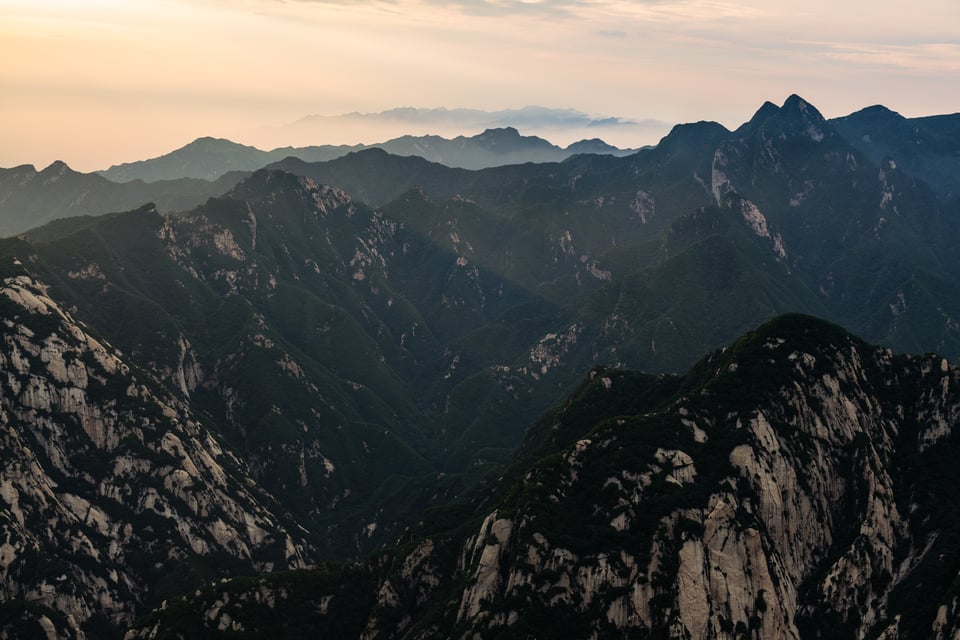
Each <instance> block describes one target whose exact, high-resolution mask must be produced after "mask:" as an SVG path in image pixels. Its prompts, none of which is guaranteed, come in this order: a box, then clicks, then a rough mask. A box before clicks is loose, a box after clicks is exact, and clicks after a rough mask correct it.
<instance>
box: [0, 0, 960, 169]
mask: <svg viewBox="0 0 960 640" xmlns="http://www.w3.org/2000/svg"><path fill="white" fill-rule="evenodd" d="M792 93H797V94H799V95H801V96H802V97H804V98H805V99H806V100H807V101H809V102H811V103H812V104H813V105H815V106H816V107H817V108H818V109H819V110H820V111H821V112H822V113H823V114H824V115H825V116H827V117H834V116H840V115H846V114H848V113H851V112H853V111H856V110H858V109H860V108H862V107H865V106H869V105H873V104H884V105H886V106H888V107H890V108H891V109H894V110H895V111H898V112H900V113H901V114H903V115H905V116H919V115H933V114H941V113H955V112H958V111H960V2H957V0H912V1H911V2H909V3H908V2H906V1H901V0H898V1H893V0H873V1H872V2H871V3H869V5H867V4H865V3H859V2H857V3H854V2H836V1H835V0H804V1H803V2H795V1H790V2H787V1H785V0H632V1H630V0H192V1H189V2H187V1H184V0H127V1H122V0H0V167H11V166H16V165H19V164H34V165H35V166H37V167H38V168H42V167H44V166H46V165H48V164H49V163H50V162H52V161H54V160H64V161H66V162H67V163H68V164H70V166H71V167H73V168H75V169H77V170H81V171H93V170H96V169H104V168H106V167H108V166H110V165H112V164H117V163H121V162H128V161H132V160H137V159H144V158H148V157H154V156H157V155H160V154H162V153H166V152H169V151H171V150H173V149H175V148H178V147H180V146H183V145H184V144H186V143H188V142H190V141H191V140H193V139H194V138H197V137H200V136H205V135H210V136H218V137H227V138H230V139H232V140H234V141H237V142H243V143H246V144H254V145H256V146H259V147H261V148H272V147H275V146H281V145H294V146H303V145H308V144H328V143H330V144H346V143H358V142H365V143H371V142H379V141H382V140H385V139H387V138H389V137H394V136H395V135H399V134H402V133H406V132H405V131H396V130H390V129H389V128H386V127H376V126H372V125H371V126H370V127H369V129H364V130H355V129H350V130H349V131H346V130H342V131H338V130H337V128H336V127H334V128H332V129H328V130H325V131H323V132H313V133H311V134H310V135H304V134H303V132H302V131H299V130H298V129H296V128H295V127H290V126H284V125H289V124H290V123H292V122H296V121H297V120H299V119H301V118H303V117H304V116H308V115H321V116H335V115H338V114H344V113H349V112H361V113H374V112H379V111H383V110H388V109H392V108H396V107H420V108H436V107H447V108H474V109H484V110H502V109H514V108H520V107H524V106H528V105H542V106H545V107H552V108H565V109H576V110H579V111H582V112H584V113H587V114H590V115H591V116H595V117H617V118H621V119H623V120H624V121H628V122H629V121H632V120H635V121H637V122H646V121H650V120H653V121H660V122H662V123H664V127H668V126H669V124H672V123H679V122H693V121H697V120H714V121H717V122H720V123H721V124H724V125H725V126H727V127H730V128H734V127H736V126H738V125H739V124H740V123H742V122H744V121H746V120H748V119H749V118H750V116H751V115H752V114H753V112H754V111H755V110H756V109H757V108H758V107H759V106H760V105H761V104H762V103H763V102H764V101H765V100H770V101H772V102H775V103H777V104H780V103H782V102H783V100H784V99H785V98H786V97H787V96H788V95H790V94H792ZM298 131H299V132H298ZM463 133H466V134H468V135H470V134H474V133H479V132H478V131H464V132H463ZM521 133H526V132H524V131H521ZM662 133H663V131H660V130H657V129H656V128H655V127H654V128H644V127H634V128H630V127H625V128H623V130H622V131H621V132H619V133H618V132H617V131H616V130H610V131H605V132H604V134H603V136H602V137H604V139H606V141H607V142H610V143H612V144H616V145H618V146H621V147H631V146H632V147H635V146H639V145H641V144H655V143H656V142H657V139H658V138H659V136H660V135H662ZM338 136H339V138H343V137H344V136H349V137H350V139H338ZM618 136H619V137H620V139H618ZM557 137H558V138H562V137H563V134H562V132H558V133H557ZM307 138H309V139H307ZM361 138H362V139H361ZM552 141H553V142H556V143H560V144H566V143H569V142H572V141H573V140H564V139H556V140H552Z"/></svg>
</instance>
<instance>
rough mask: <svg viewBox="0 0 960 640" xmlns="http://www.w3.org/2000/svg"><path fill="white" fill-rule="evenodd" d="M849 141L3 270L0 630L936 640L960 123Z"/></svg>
mask: <svg viewBox="0 0 960 640" xmlns="http://www.w3.org/2000/svg"><path fill="white" fill-rule="evenodd" d="M875 112H876V109H868V110H865V111H864V112H858V114H853V115H851V116H849V117H848V118H847V119H841V120H842V122H841V121H828V120H826V119H824V118H823V117H822V115H821V114H820V113H819V112H818V111H817V110H816V109H815V108H814V107H813V106H812V105H810V104H809V103H807V102H806V101H805V100H803V99H802V98H800V97H798V96H790V97H789V98H788V99H787V100H786V101H785V102H784V103H783V104H782V105H780V106H777V105H774V104H772V103H766V104H764V105H763V106H762V107H761V108H760V109H759V110H758V111H757V113H756V114H755V115H754V117H753V118H752V119H751V120H750V121H749V122H747V123H745V124H744V125H742V126H741V127H739V128H738V129H736V130H734V131H730V130H728V129H726V128H724V127H722V126H721V125H718V124H716V123H708V122H701V123H694V124H689V125H681V126H678V127H676V128H674V129H673V131H671V133H670V134H669V135H668V136H667V137H665V138H664V140H663V141H661V143H660V144H659V145H657V147H655V148H652V149H646V150H641V151H639V152H637V153H634V154H632V155H630V156H627V157H622V158H619V157H614V156H610V155H576V156H574V157H571V158H569V159H567V160H565V161H563V162H551V163H539V164H533V163H527V164H521V165H510V166H502V167H494V168H489V169H484V170H467V169H459V168H452V167H447V166H444V165H441V164H438V163H433V162H430V161H428V160H425V159H423V158H418V157H402V156H396V155H391V154H389V153H387V152H385V151H383V150H381V149H367V150H363V151H360V152H354V153H350V154H348V155H345V156H343V157H340V158H337V159H334V160H330V161H324V162H307V161H304V160H298V159H295V158H287V159H285V160H282V161H280V162H278V163H275V164H273V165H271V166H269V167H267V168H264V169H260V170H257V171H255V172H253V173H251V174H244V175H239V174H237V175H235V176H234V177H233V178H231V179H232V180H233V184H232V185H231V186H229V187H226V189H227V190H226V191H225V192H223V193H222V195H219V196H217V197H209V198H207V199H206V200H205V201H204V202H203V203H201V204H199V205H198V206H194V207H192V208H185V209H184V210H182V211H180V212H178V213H176V214H174V215H165V214H163V213H162V212H161V211H159V210H158V207H157V206H156V205H152V204H150V205H144V206H141V207H139V208H136V209H133V210H131V211H127V212H120V213H111V214H108V215H99V216H86V217H79V218H70V219H65V220H59V221H55V222H52V223H50V224H47V225H45V226H43V227H39V228H35V229H33V230H30V231H29V232H27V233H24V234H22V235H20V236H19V237H16V238H7V239H4V240H0V276H2V277H3V279H4V285H3V289H2V290H0V293H2V294H3V297H0V301H3V305H4V310H3V314H2V318H3V325H2V330H3V331H4V334H3V336H4V342H3V344H2V351H0V373H2V374H3V376H4V378H3V379H0V384H2V393H0V402H2V406H0V408H2V411H0V418H2V420H0V426H2V427H3V429H4V431H3V434H4V435H3V440H2V442H0V446H2V447H3V455H2V456H0V459H2V460H3V462H2V466H0V496H2V497H3V501H2V502H0V527H2V529H0V545H2V546H0V560H2V561H0V566H2V570H3V572H4V573H3V575H4V581H3V584H4V585H5V586H4V588H5V589H6V591H5V592H4V597H3V600H4V604H3V605H2V606H0V629H2V630H4V631H5V632H6V633H7V634H8V635H10V634H12V635H17V634H20V635H23V636H26V634H27V633H40V631H44V630H47V629H52V630H53V631H52V633H55V634H59V635H60V636H61V637H82V636H86V637H93V638H100V637H117V636H119V635H122V632H123V630H125V629H127V628H130V627H136V628H138V629H140V631H137V632H136V633H142V634H144V636H145V637H147V636H150V634H155V635H154V636H153V637H178V635H180V636H184V637H188V636H189V637H209V636H210V635H214V634H216V633H221V632H222V633H223V634H230V633H241V632H247V633H249V634H250V635H251V636H254V635H257V634H258V633H265V632H266V631H265V630H266V629H267V628H268V625H269V624H279V623H280V622H277V621H281V622H282V621H288V623H289V624H290V625H294V626H293V627H290V630H291V633H293V631H294V628H295V629H298V630H299V631H297V632H298V633H301V632H302V633H303V634H305V635H309V634H310V633H320V632H321V631H322V632H323V633H326V634H332V635H339V636H344V637H346V636H357V637H361V636H362V637H374V636H378V637H438V636H439V637H460V636H462V635H472V634H479V635H480V636H481V637H498V636H499V637H534V636H536V635H537V633H538V632H537V630H538V629H539V630H541V631H542V633H547V632H548V631H549V633H550V634H554V635H555V634H559V633H560V631H561V630H568V631H569V630H571V629H572V630H576V632H575V633H574V635H583V636H584V637H587V636H590V635H591V634H596V635H597V636H598V637H601V636H602V637H607V636H610V637H622V636H623V635H624V634H629V633H638V634H641V635H644V634H648V635H651V636H662V635H669V634H674V635H678V636H688V637H736V636H740V635H744V636H745V635H751V634H753V635H760V636H761V637H767V636H769V635H771V634H773V635H782V636H792V637H799V636H800V635H803V636H804V637H807V636H808V635H825V634H826V635H829V633H830V632H835V633H836V634H840V635H842V636H847V637H849V636H850V635H859V636H862V637H867V636H871V637H878V636H880V635H881V634H883V633H886V634H887V637H893V636H895V635H897V634H898V633H899V634H901V635H902V636H903V637H927V636H931V637H935V636H936V634H937V633H939V634H941V635H942V636H943V637H949V635H950V634H951V633H953V631H952V630H954V629H955V628H956V625H957V623H956V618H955V612H956V610H957V605H956V603H955V601H954V600H952V599H951V598H952V596H951V593H952V591H951V589H952V587H951V585H952V584H953V582H952V581H953V580H955V579H956V576H957V569H958V567H954V566H953V564H951V562H952V558H953V555H954V554H953V547H952V546H951V545H952V542H951V541H952V540H953V539H954V537H955V535H956V528H955V525H954V524H953V517H954V516H953V514H952V512H951V510H949V509H945V510H943V511H942V512H941V511H938V510H937V505H938V504H944V501H945V500H948V497H947V496H949V495H950V491H953V489H952V487H954V484H955V482H956V480H955V479H954V478H953V474H952V465H950V464H949V462H947V461H948V460H950V459H951V456H952V455H953V449H952V448H953V447H955V446H956V445H955V443H954V438H953V437H952V424H953V423H954V422H955V419H956V415H957V413H956V412H957V410H958V409H957V407H958V406H960V405H958V404H957V402H956V400H955V398H954V396H953V393H954V392H953V387H954V386H955V385H956V376H957V374H956V372H955V369H954V368H953V367H952V366H951V365H950V364H949V360H955V359H957V357H958V355H960V323H958V320H957V319H958V318H960V291H958V283H957V281H956V277H955V274H956V273H957V267H958V264H957V258H956V255H955V251H954V249H953V247H954V246H955V244H956V241H957V235H958V222H960V201H958V199H957V197H956V195H955V191H953V186H952V183H951V182H950V177H949V176H950V175H951V174H950V170H949V167H950V166H951V162H955V161H956V160H955V158H956V149H958V148H960V145H957V144H955V145H954V146H953V147H951V146H950V143H949V141H950V140H951V139H953V140H954V141H955V142H956V138H955V137H954V138H951V136H952V135H954V133H952V132H955V131H956V129H955V128H951V127H952V124H953V123H955V122H956V120H957V118H958V117H960V116H958V117H948V116H944V117H941V118H934V119H924V122H923V124H924V127H925V128H924V129H923V131H924V132H925V133H924V135H925V136H927V137H925V138H923V140H931V141H932V140H934V139H937V140H939V142H938V144H937V145H932V144H928V143H926V142H923V143H919V144H914V143H910V142H909V140H908V139H906V138H902V137H901V138H898V137H897V135H896V131H897V129H896V128H894V129H888V128H883V129H882V131H874V132H872V133H864V131H867V130H869V122H870V121H871V120H870V118H868V117H867V116H870V117H872V116H873V115H875ZM894 115H895V114H894ZM896 117H897V118H899V116H896ZM857 123H860V124H857ZM864 123H866V124H864ZM854 125H856V128H851V127H854ZM844 127H848V128H847V129H845V128H844ZM908 128H909V127H908ZM917 130H920V128H919V127H917ZM850 131H855V133H854V134H851V133H850ZM911 131H913V130H912V129H911ZM911 135H914V136H916V135H917V133H916V131H914V132H913V133H912V134H911ZM852 138H855V140H853V139H852ZM878 144H883V145H884V147H883V148H884V149H892V150H893V152H892V155H887V154H886V151H883V152H882V153H881V155H880V159H879V160H875V159H874V158H873V156H871V155H870V154H871V153H877V149H878V147H876V146H874V145H878ZM951 149H952V151H951ZM931 167H936V168H938V169H937V170H936V171H933V170H931V174H930V175H931V176H933V177H931V178H930V179H929V180H927V179H925V175H926V173H925V172H926V171H927V170H928V169H929V168H931ZM64 175H69V174H67V173H66V171H64ZM80 175H84V174H80ZM94 178H96V179H98V180H103V179H102V178H100V177H97V176H94ZM61 182H63V180H54V181H47V183H46V185H45V188H44V189H42V190H41V192H42V193H44V194H45V195H46V196H47V197H53V195H54V194H56V193H57V192H58V191H57V190H58V189H59V188H60V187H59V186H58V185H60V184H61ZM88 197H89V196H88ZM101 213H104V212H101ZM795 312H803V313H804V314H809V315H814V316H819V317H821V318H826V319H828V320H830V321H832V322H834V323H836V324H837V325H840V326H842V327H844V329H841V328H839V326H835V325H833V324H829V323H827V322H823V321H820V320H814V319H813V318H810V317H809V315H787V316H785V317H781V318H780V319H779V320H776V321H774V322H773V323H772V324H767V325H763V326H762V327H761V328H760V329H756V327H757V326H758V325H761V324H762V323H764V322H766V321H769V320H770V319H771V318H774V317H777V316H780V315H781V314H784V313H795ZM848 330H851V331H854V332H856V333H857V334H859V335H862V336H863V337H864V338H866V339H868V340H869V341H871V342H873V343H879V344H881V345H882V347H871V346H868V345H867V344H865V343H863V342H861V341H860V340H859V339H856V338H853V337H851V336H850V335H849V334H848V333H846V331H848ZM744 335H745V337H743V338H742V339H740V340H738V336H744ZM724 345H726V350H722V349H723V347H724ZM716 349H721V351H714V350H716ZM890 349H893V350H895V351H908V352H914V353H924V352H934V351H936V352H939V353H940V355H939V356H933V355H927V356H915V357H907V356H893V355H892V354H891V352H890ZM710 352H713V354H712V355H710V356H707V357H706V359H703V358H702V356H703V354H704V353H710ZM944 358H946V359H944ZM633 370H643V371H646V372H647V373H636V372H634V371H633ZM587 372H591V373H587ZM683 372H686V373H683ZM585 374H587V378H586V380H584V375H585ZM568 394H569V395H568ZM531 425H532V426H531ZM814 463H815V464H814ZM4 540H5V541H6V542H3V541H4ZM113 540H116V542H115V543H113V542H111V541H113ZM724 541H727V542H724ZM384 545H387V546H384ZM728 545H729V546H728ZM371 554H372V555H371ZM938 558H939V559H940V561H937V559H938ZM943 558H951V560H950V562H947V561H943ZM345 559H355V560H357V561H356V562H353V563H349V564H322V565H320V566H318V567H316V568H314V569H313V570H310V571H301V570H300V569H301V568H302V567H304V566H305V565H310V564H313V563H317V562H320V561H343V560H345ZM717 566H719V567H720V568H719V569H717V568H716V567H717ZM280 570H283V571H280ZM288 570H292V571H293V572H292V573H288V572H286V571H288ZM260 572H270V573H267V574H265V575H263V576H261V577H248V578H242V579H241V578H238V579H236V580H233V581H227V582H224V583H215V584H211V583H210V581H211V580H219V579H221V578H229V577H231V576H238V575H246V576H254V575H257V574H259V573H260ZM204 584H208V585H209V586H206V587H203V585H204ZM918 585H923V588H924V589H925V590H926V592H927V593H930V594H932V595H931V596H930V597H929V598H928V599H925V600H924V601H923V602H917V598H916V597H915V595H914V594H916V593H917V590H918V589H919V588H920V587H918ZM178 594H192V595H189V596H188V595H184V596H183V597H182V598H177V597H176V596H177V595H178ZM164 601H166V605H164V604H163V602H164ZM254 603H256V606H254ZM271 603H272V604H271ZM151 610H155V611H154V612H153V613H151V614H149V615H148V616H147V617H146V618H143V619H141V618H140V616H143V615H145V614H147V613H148V612H150V611H151ZM138 620H140V621H139V622H138ZM270 621H273V622H270ZM30 630H32V631H30ZM38 630H39V631H38ZM45 632H46V631H44V633H45ZM724 634H726V635H724ZM541 637H543V636H542V635H541Z"/></svg>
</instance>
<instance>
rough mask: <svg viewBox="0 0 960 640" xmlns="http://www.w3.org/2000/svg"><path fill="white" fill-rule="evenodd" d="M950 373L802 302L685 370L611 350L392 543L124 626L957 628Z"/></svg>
mask: <svg viewBox="0 0 960 640" xmlns="http://www.w3.org/2000/svg"><path fill="white" fill-rule="evenodd" d="M958 384H960V370H958V369H957V368H956V367H953V366H951V365H949V364H948V363H947V362H946V361H945V360H942V359H941V358H939V357H935V356H923V357H917V356H894V355H892V354H891V353H890V352H889V351H888V350H886V349H882V348H878V347H873V346H870V345H867V344H865V343H864V342H862V341H861V340H859V339H857V338H855V337H853V336H851V335H849V334H847V333H846V332H845V331H843V330H842V329H840V328H839V327H837V326H835V325H831V324H828V323H825V322H822V321H820V320H816V319H814V318H810V317H808V316H799V315H791V316H783V317H780V318H778V319H776V320H774V321H772V322H769V323H767V324H765V325H763V326H761V327H760V328H758V329H757V330H756V331H753V332H751V333H749V334H747V335H746V336H744V337H742V338H741V339H739V340H737V341H736V342H734V343H733V344H732V345H731V346H730V347H728V348H726V349H723V350H721V351H718V352H716V353H714V354H712V355H710V356H708V357H706V358H704V359H703V360H701V361H700V362H699V363H698V364H697V365H696V366H694V367H693V368H692V369H691V371H690V372H689V373H687V374H686V375H685V376H683V377H662V376H661V377H653V376H644V375H640V374H635V373H631V372H627V371H619V370H611V369H604V368H599V369H596V370H594V371H592V372H591V373H590V375H589V376H588V378H587V379H586V380H584V382H583V383H582V384H581V385H580V387H579V388H578V389H577V390H576V391H575V392H574V393H573V394H572V395H571V396H570V397H569V398H568V399H567V400H566V401H565V402H564V403H563V404H561V405H560V406H558V407H557V408H556V409H554V410H552V411H551V412H549V413H548V414H547V415H546V416H544V418H543V419H542V420H541V421H540V422H539V423H538V424H537V425H536V426H535V427H534V428H533V429H532V430H531V434H530V436H529V437H528V441H527V445H526V446H525V448H524V453H523V454H522V455H521V456H520V457H519V458H518V461H517V462H516V463H515V464H514V466H512V467H511V468H510V469H509V471H507V472H506V473H505V474H503V476H502V477H500V479H499V480H498V481H496V482H494V483H493V484H492V485H491V486H490V487H488V488H487V489H485V490H484V491H483V492H481V493H478V494H476V495H475V496H474V497H473V498H471V499H469V500H465V501H463V502H462V503H460V504H457V505H452V506H448V507H444V508H441V509H437V510H434V511H433V512H431V513H429V514H428V515H427V516H426V517H425V518H424V521H423V522H422V523H421V524H420V525H419V526H418V527H416V528H414V529H413V530H412V531H411V532H409V533H408V534H407V535H406V536H405V537H404V539H403V541H402V542H401V543H400V544H399V545H398V546H397V547H396V548H394V549H391V550H389V551H384V552H381V553H379V554H377V555H375V556H374V557H373V558H371V559H370V560H368V561H366V562H364V563H360V564H355V565H349V566H322V567H316V568H312V569H308V570H304V571H295V572H292V573H281V574H272V575H269V576H264V577H261V578H243V579H235V580H231V581H228V582H226V583H223V584H215V585H211V586H208V587H206V588H203V589H201V590H199V591H197V592H196V593H194V594H191V595H189V596H186V597H182V598H177V599H173V600H170V601H168V602H167V603H166V604H165V605H164V608H163V609H162V610H159V611H156V612H154V613H153V614H151V615H150V616H148V617H147V618H145V619H144V620H143V621H142V622H141V623H140V625H141V629H140V631H139V632H137V634H134V635H132V636H131V637H142V638H148V637H182V638H202V637H221V636H222V637H227V636H229V637H258V636H259V634H263V633H266V632H268V630H272V631H276V632H280V633H286V634H291V635H292V636H297V635H302V636H303V637H311V636H317V637H325V636H331V635H333V636H336V637H357V638H374V637H376V638H437V637H446V638H458V637H474V638H547V637H551V638H552V637H557V638H559V637H601V638H604V637H609V638H620V637H667V636H678V637H688V638H735V637H762V638H773V637H781V638H790V637H794V638H799V637H901V638H948V637H954V636H955V634H956V633H957V632H958V630H960V627H958V624H960V620H958V617H957V607H958V600H957V593H956V590H955V585H956V583H957V575H958V569H960V555H958V553H957V552H958V549H957V548H956V540H957V539H958V537H957V536H958V533H960V529H958V526H960V521H958V516H957V513H956V512H955V510H953V509H945V508H944V505H946V504H949V503H950V501H951V499H952V496H953V495H955V492H956V491H957V490H958V489H960V476H958V474H957V472H956V465H955V464H954V463H953V460H955V456H956V455H957V453H958V445H960V442H958V439H957V435H956V434H955V433H953V428H952V427H953V425H954V424H956V419H957V414H958V411H960V396H958V389H960V387H958ZM550 434H553V436H551V435H550ZM551 437H553V438H554V439H553V440H551Z"/></svg>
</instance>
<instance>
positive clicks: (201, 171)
mask: <svg viewBox="0 0 960 640" xmlns="http://www.w3.org/2000/svg"><path fill="white" fill-rule="evenodd" d="M364 149H383V150H384V151H386V152H387V153H391V154H393V155H398V156H419V157H421V158H425V159H427V160H430V161H433V162H439V163H441V164H445V165H447V166H450V167H462V168H465V169H484V168H487V167H495V166H501V165H507V164H522V163H524V162H559V161H561V160H564V159H565V158H568V157H570V156H571V155H573V154H577V153H600V154H609V155H617V156H624V155H629V154H631V153H634V152H635V150H633V149H618V148H616V147H613V146H611V145H608V144H607V143H605V142H603V141H602V140H600V139H597V138H593V139H589V140H581V141H579V142H575V143H573V144H571V145H568V146H567V147H566V148H561V147H558V146H556V145H554V144H551V143H550V142H548V141H546V140H544V139H543V138H538V137H536V136H523V135H520V132H519V131H517V130H516V129H515V128H513V127H503V128H498V129H487V130H485V131H483V132H482V133H480V134H477V135H475V136H471V137H467V136H457V137H456V138H453V139H452V140H448V139H446V138H442V137H440V136H435V135H432V136H411V135H405V136H402V137H399V138H394V139H392V140H387V141H386V142H381V143H378V144H370V145H367V144H356V145H324V146H313V147H282V148H279V149H274V150H272V151H261V150H260V149H257V148H255V147H250V146H246V145H241V144H237V143H235V142H231V141H229V140H223V139H219V138H199V139H197V140H194V141H193V142H191V143H190V144H188V145H186V146H185V147H181V148H180V149H177V150H176V151H172V152H170V153H168V154H166V155H163V156H160V157H159V158H152V159H150V160H141V161H139V162H131V163H127V164H120V165H115V166H113V167H110V168H109V169H107V170H105V171H100V172H98V173H99V174H100V175H101V176H103V177H105V178H107V179H109V180H112V181H114V182H129V181H131V180H143V181H144V182H156V181H157V180H175V179H178V178H198V179H201V180H216V179H218V178H220V177H222V176H223V175H224V174H226V173H228V172H229V171H231V170H234V171H254V170H256V169H260V168H262V167H265V166H267V165H268V164H270V163H272V162H278V161H280V160H283V159H285V158H287V157H295V158H299V159H300V160H303V161H305V162H319V161H324V160H333V159H334V158H339V157H340V156H345V155H347V154H348V153H351V152H354V151H362V150H364Z"/></svg>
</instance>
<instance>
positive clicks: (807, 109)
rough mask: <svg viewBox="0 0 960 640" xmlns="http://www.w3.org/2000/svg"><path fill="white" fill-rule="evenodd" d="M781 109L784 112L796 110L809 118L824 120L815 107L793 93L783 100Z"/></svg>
mask: <svg viewBox="0 0 960 640" xmlns="http://www.w3.org/2000/svg"><path fill="white" fill-rule="evenodd" d="M781 110H782V111H783V112H785V113H790V112H792V111H797V112H799V113H801V114H803V115H804V116H806V117H807V118H809V119H811V120H819V121H820V122H824V121H825V119H824V117H823V115H821V114H820V112H819V111H817V108H816V107H814V106H813V105H812V104H810V103H809V102H807V101H806V100H804V99H803V98H801V97H800V96H798V95H797V94H795V93H792V94H790V96H789V97H788V98H787V99H786V100H785V101H784V103H783V106H782V107H781Z"/></svg>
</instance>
